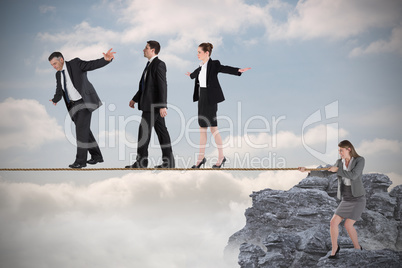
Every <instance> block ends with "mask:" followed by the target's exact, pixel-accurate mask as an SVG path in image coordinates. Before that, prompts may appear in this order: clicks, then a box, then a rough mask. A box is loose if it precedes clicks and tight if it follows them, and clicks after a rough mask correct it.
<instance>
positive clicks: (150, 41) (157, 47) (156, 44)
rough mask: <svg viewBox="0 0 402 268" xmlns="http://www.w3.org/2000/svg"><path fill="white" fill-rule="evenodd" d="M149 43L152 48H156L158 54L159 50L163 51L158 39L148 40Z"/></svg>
mask: <svg viewBox="0 0 402 268" xmlns="http://www.w3.org/2000/svg"><path fill="white" fill-rule="evenodd" d="M147 44H148V45H149V47H150V48H151V49H155V54H156V55H158V54H159V51H161V45H160V44H159V42H158V41H155V40H149V41H147Z"/></svg>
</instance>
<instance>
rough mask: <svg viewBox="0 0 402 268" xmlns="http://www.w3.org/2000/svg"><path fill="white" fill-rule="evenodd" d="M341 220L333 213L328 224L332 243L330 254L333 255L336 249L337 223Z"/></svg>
mask: <svg viewBox="0 0 402 268" xmlns="http://www.w3.org/2000/svg"><path fill="white" fill-rule="evenodd" d="M342 220H343V218H342V217H340V216H338V215H336V214H334V216H332V219H331V222H330V224H329V231H330V233H331V244H332V251H331V255H335V252H336V250H337V249H338V234H339V224H340V223H341V221H342Z"/></svg>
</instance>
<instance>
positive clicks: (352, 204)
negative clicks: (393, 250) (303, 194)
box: [299, 140, 366, 259]
mask: <svg viewBox="0 0 402 268" xmlns="http://www.w3.org/2000/svg"><path fill="white" fill-rule="evenodd" d="M338 147H339V155H340V156H341V159H338V160H337V161H336V163H335V165H334V166H333V167H331V168H330V169H329V170H328V171H318V170H312V171H311V172H310V176H316V177H327V176H329V175H331V174H334V173H336V174H337V175H338V193H337V197H338V199H341V198H342V201H341V203H340V204H339V206H338V208H337V209H336V211H335V214H334V216H333V217H332V219H331V222H330V233H331V243H332V251H331V255H330V256H329V258H331V259H332V258H336V257H337V254H338V252H339V250H340V247H339V245H338V234H339V228H338V226H339V224H340V223H341V221H342V220H343V219H345V224H344V225H345V228H346V231H347V232H348V234H349V236H350V239H352V243H353V246H354V248H355V249H360V250H362V249H363V248H362V247H361V246H360V244H359V240H358V238H357V232H356V229H355V228H354V227H353V225H354V224H355V222H356V221H357V220H359V219H360V216H361V215H362V212H363V210H364V208H365V207H366V197H365V193H366V191H365V190H364V186H363V181H362V175H363V168H364V162H365V160H364V158H363V157H361V156H359V155H358V154H357V152H356V150H355V148H354V147H353V145H352V143H351V142H350V141H348V140H344V141H341V142H340V143H339V144H338ZM299 170H300V171H302V172H304V171H306V169H305V168H304V167H299Z"/></svg>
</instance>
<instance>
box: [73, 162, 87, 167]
mask: <svg viewBox="0 0 402 268" xmlns="http://www.w3.org/2000/svg"><path fill="white" fill-rule="evenodd" d="M86 166H87V164H78V163H72V164H71V165H69V167H70V168H83V167H86Z"/></svg>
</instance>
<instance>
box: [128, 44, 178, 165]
mask: <svg viewBox="0 0 402 268" xmlns="http://www.w3.org/2000/svg"><path fill="white" fill-rule="evenodd" d="M143 51H144V57H146V58H147V59H148V62H147V65H146V67H145V69H144V72H143V74H142V76H141V80H140V83H139V89H138V91H137V93H136V94H135V95H134V97H133V98H132V100H130V103H129V106H130V107H131V108H134V107H135V104H136V103H138V109H139V110H141V111H142V117H141V123H140V127H139V130H138V147H137V158H136V162H134V164H132V165H129V166H126V168H146V167H148V146H149V142H150V140H151V131H152V127H155V132H156V134H157V136H158V140H159V144H160V146H161V149H162V161H163V162H162V164H161V165H158V166H156V168H174V167H175V161H174V157H173V152H172V146H171V141H170V136H169V132H168V130H167V128H166V124H165V117H166V115H167V82H166V65H165V63H164V62H163V61H161V60H160V59H159V58H158V54H159V51H160V44H159V43H158V42H157V41H153V40H151V41H148V42H147V45H146V46H145V48H144V50H143Z"/></svg>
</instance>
